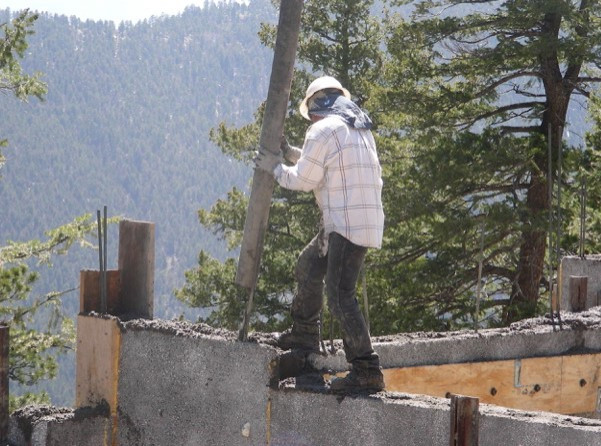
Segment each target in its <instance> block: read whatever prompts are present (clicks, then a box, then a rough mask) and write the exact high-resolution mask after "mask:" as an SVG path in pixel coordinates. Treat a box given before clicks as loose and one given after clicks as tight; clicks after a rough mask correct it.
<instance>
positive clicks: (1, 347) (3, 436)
mask: <svg viewBox="0 0 601 446" xmlns="http://www.w3.org/2000/svg"><path fill="white" fill-rule="evenodd" d="M9 351H10V329H9V328H8V325H6V324H5V323H2V324H0V443H1V444H3V445H4V444H7V441H8V425H9V397H8V396H9V395H8V376H9Z"/></svg>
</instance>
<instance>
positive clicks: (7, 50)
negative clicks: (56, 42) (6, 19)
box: [0, 9, 46, 100]
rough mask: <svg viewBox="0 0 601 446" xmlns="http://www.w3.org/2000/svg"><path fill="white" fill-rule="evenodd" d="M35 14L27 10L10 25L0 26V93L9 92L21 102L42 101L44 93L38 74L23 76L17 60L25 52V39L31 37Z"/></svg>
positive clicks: (26, 44) (43, 86)
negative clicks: (0, 34)
mask: <svg viewBox="0 0 601 446" xmlns="http://www.w3.org/2000/svg"><path fill="white" fill-rule="evenodd" d="M37 18H38V16H37V14H32V13H30V12H29V10H27V9H26V10H25V11H23V12H21V13H20V14H19V15H18V16H17V17H15V18H14V19H13V20H12V22H11V23H10V24H8V23H4V24H2V25H0V29H1V30H2V32H3V33H4V36H3V37H2V38H1V39H0V91H5V92H6V91H8V92H11V93H13V94H14V95H15V97H17V98H18V99H21V100H26V99H27V98H28V97H29V96H35V97H37V98H38V99H42V98H43V95H44V94H45V93H46V85H45V84H44V83H43V82H42V81H41V80H40V76H41V74H40V73H36V74H34V75H28V74H25V73H24V72H23V70H22V68H21V64H20V62H19V59H21V58H23V56H24V55H25V51H26V50H27V47H28V43H27V37H28V36H31V35H32V34H33V33H34V31H33V24H34V22H35V21H36V20H37Z"/></svg>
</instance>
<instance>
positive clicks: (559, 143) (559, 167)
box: [556, 126, 563, 330]
mask: <svg viewBox="0 0 601 446" xmlns="http://www.w3.org/2000/svg"><path fill="white" fill-rule="evenodd" d="M562 152H563V127H562V126H559V127H558V128H557V240H556V248H557V276H558V280H557V286H558V288H557V321H558V322H559V329H560V330H561V329H562V326H561V312H560V310H561V302H560V290H559V268H560V265H561V223H562V222H561V219H562V217H561V175H562V172H561V170H562V162H563V161H562Z"/></svg>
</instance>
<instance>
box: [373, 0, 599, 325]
mask: <svg viewBox="0 0 601 446" xmlns="http://www.w3.org/2000/svg"><path fill="white" fill-rule="evenodd" d="M577 3H580V2H577ZM586 5H587V7H585V8H582V9H580V8H579V5H577V4H574V3H569V2H563V1H557V2H555V1H553V2H538V1H535V2H519V1H504V2H494V4H493V2H479V3H478V4H477V5H471V6H469V7H467V6H465V5H463V4H460V3H457V2H453V1H444V0H442V1H423V2H421V1H420V2H415V3H414V6H415V8H414V13H413V15H412V17H411V18H410V19H404V18H402V17H400V16H394V15H391V16H390V17H388V29H389V30H390V33H389V35H388V40H387V49H388V57H387V60H386V62H385V63H384V64H383V68H382V71H381V78H380V79H379V81H378V82H377V85H375V86H374V88H373V90H372V94H371V98H370V102H369V103H368V106H369V107H370V108H372V109H374V110H378V111H381V112H380V113H379V114H378V115H377V116H376V121H377V122H378V123H379V127H378V130H379V136H380V139H379V141H378V142H379V147H380V153H381V156H382V161H383V164H384V169H385V171H386V180H385V193H386V206H385V210H386V214H387V237H388V238H389V239H390V241H391V243H390V244H387V247H386V249H384V250H383V251H382V254H381V257H382V258H381V260H380V261H378V263H379V264H381V265H382V266H383V267H385V268H390V267H392V266H397V262H398V266H401V265H402V266H403V267H404V268H405V269H406V271H409V272H408V273H407V274H409V275H410V276H409V277H406V276H405V284H407V283H411V282H412V281H414V280H416V279H418V281H419V286H418V287H416V288H415V289H411V288H410V287H409V289H408V290H406V291H404V290H403V287H404V286H406V285H404V286H403V285H401V286H399V288H397V290H396V291H397V294H398V295H400V296H411V297H410V298H409V299H407V305H405V306H404V307H403V308H404V309H405V311H410V312H412V313H422V314H425V315H427V316H426V317H425V319H426V320H428V319H430V320H432V318H434V320H435V321H439V320H440V321H442V322H441V324H442V325H447V326H452V325H456V324H459V325H460V326H461V324H462V323H463V322H461V321H464V320H465V321H467V323H469V322H470V319H473V318H475V317H477V318H478V319H482V318H483V317H488V318H491V319H492V320H491V321H490V323H493V324H496V323H508V322H511V321H513V320H517V319H519V318H522V317H528V316H533V315H535V314H537V313H538V312H539V311H540V310H541V308H542V307H541V305H539V304H540V302H539V296H540V294H541V293H544V292H546V291H548V283H547V280H546V278H545V275H544V274H543V272H544V271H543V270H544V268H545V266H546V263H545V261H546V258H545V256H546V247H547V246H546V243H547V235H548V234H547V228H548V224H549V223H548V221H549V214H550V212H552V210H553V208H552V206H551V201H550V200H549V197H548V194H547V184H548V181H554V182H556V181H557V155H556V154H557V152H558V147H557V146H558V145H557V138H556V137H555V135H558V134H559V131H560V128H563V127H566V125H567V124H566V123H567V119H566V117H567V111H568V104H569V103H570V101H571V99H572V95H573V94H580V93H586V92H587V91H588V90H590V88H591V87H592V85H594V84H595V82H596V80H595V79H594V78H590V77H584V76H582V77H580V76H579V75H578V73H579V72H581V71H585V70H587V71H588V70H592V72H596V70H597V69H596V68H595V67H598V66H599V62H600V60H599V51H598V50H599V43H600V38H601V33H600V32H599V27H598V23H599V19H600V15H601V14H600V13H601V10H600V7H599V4H598V2H593V4H589V3H586ZM597 71H598V70H597ZM548 128H551V132H552V135H553V139H552V141H551V144H552V147H553V154H554V155H553V159H552V163H553V174H552V176H551V177H550V178H548V175H547V161H548V159H547V147H548V143H549V141H548V136H547V135H548ZM576 149H577V148H576V147H572V146H570V145H569V144H567V143H564V147H563V156H564V165H563V174H562V177H561V181H562V184H564V185H565V186H569V184H570V183H572V182H573V178H574V177H575V175H576V173H577V171H578V164H577V161H576V160H577V158H578V155H577V153H578V152H577V150H576ZM565 186H564V187H565ZM564 191H565V189H564ZM564 193H565V192H564ZM555 198H556V197H555ZM574 205H575V202H574V201H573V200H572V201H570V202H567V201H566V200H565V197H564V201H563V206H564V207H565V209H562V211H563V212H562V215H563V219H562V223H563V233H564V234H566V229H567V228H568V226H569V225H571V224H572V217H574V216H575V215H576V214H575V207H574ZM572 241H573V240H569V239H568V238H566V237H564V238H562V240H561V243H562V248H563V249H564V250H567V249H568V243H571V242H572ZM481 243H482V246H483V248H482V254H481V253H480V252H481V248H480V246H481ZM480 255H482V257H483V280H484V287H485V292H486V295H487V296H488V298H487V299H485V301H484V302H483V303H482V305H481V309H482V313H481V314H479V315H476V314H475V313H474V311H475V299H474V296H475V292H476V285H477V266H478V261H479V259H480ZM400 281H402V279H401V280H399V282H400ZM391 291H392V290H391ZM399 317H400V316H399ZM419 323H420V322H418V324H419ZM437 323H438V322H437ZM409 328H414V327H413V326H410V327H409Z"/></svg>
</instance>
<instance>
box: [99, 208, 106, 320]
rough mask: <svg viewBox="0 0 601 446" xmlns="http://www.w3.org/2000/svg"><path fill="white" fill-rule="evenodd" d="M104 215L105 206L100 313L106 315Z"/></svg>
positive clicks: (104, 224) (104, 220)
mask: <svg viewBox="0 0 601 446" xmlns="http://www.w3.org/2000/svg"><path fill="white" fill-rule="evenodd" d="M106 214H107V208H106V205H105V206H104V219H103V222H102V235H103V240H102V245H103V248H102V253H103V262H102V290H101V291H102V294H101V295H100V311H101V312H102V313H106V312H107V303H106V301H107V299H106V294H107V283H106V266H107V261H106V259H107V236H106V232H107V231H106V230H107V218H106Z"/></svg>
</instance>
